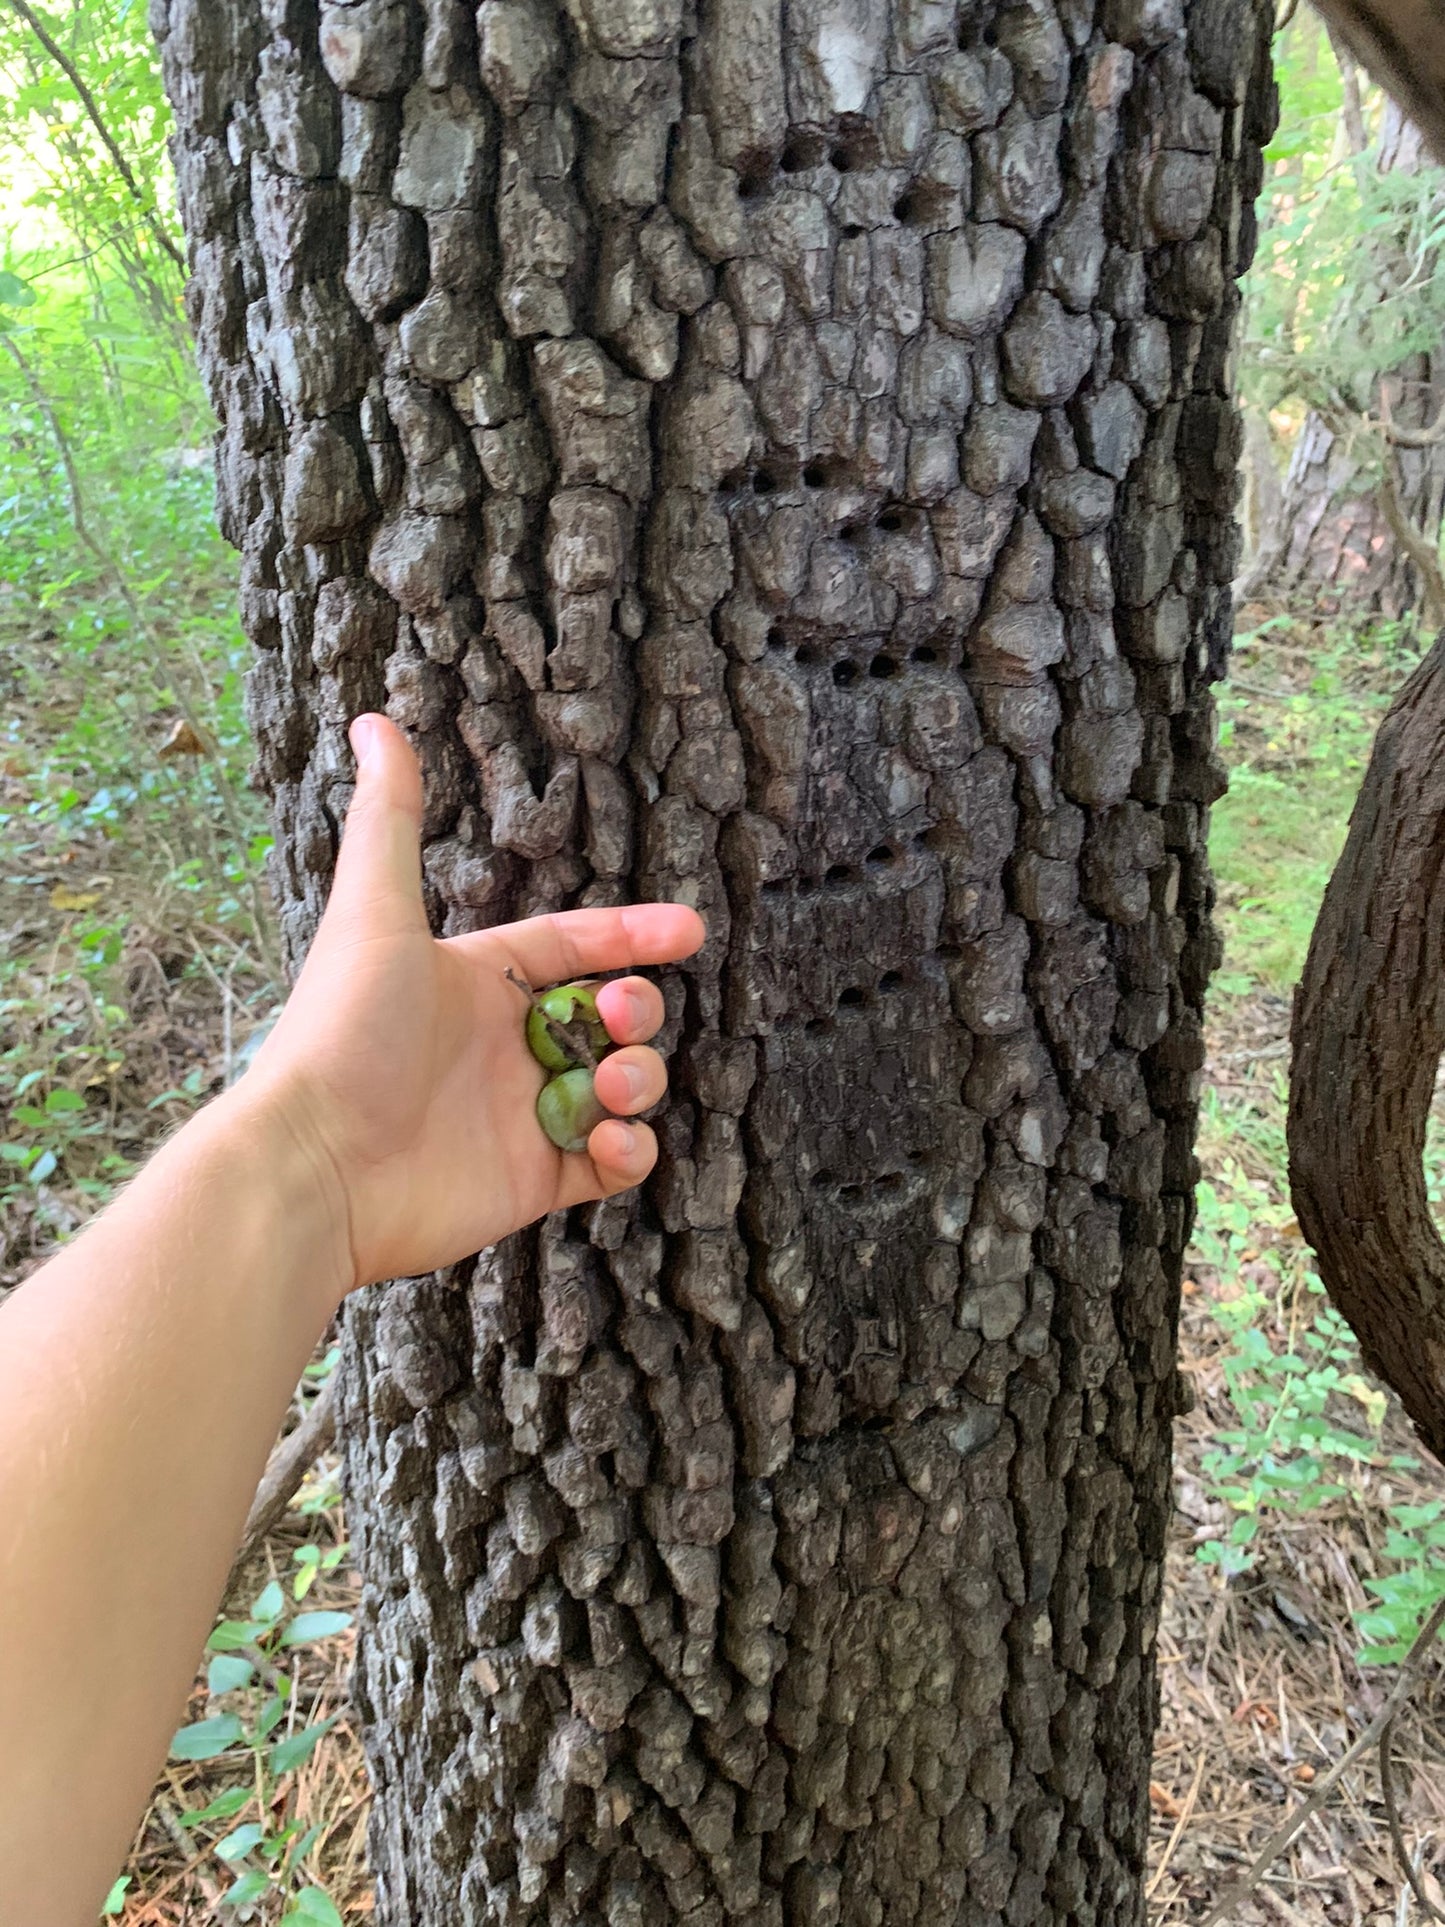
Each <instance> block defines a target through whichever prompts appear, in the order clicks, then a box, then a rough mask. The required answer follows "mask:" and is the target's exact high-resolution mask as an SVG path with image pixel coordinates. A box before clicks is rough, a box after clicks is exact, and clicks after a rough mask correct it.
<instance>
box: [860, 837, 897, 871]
mask: <svg viewBox="0 0 1445 1927" xmlns="http://www.w3.org/2000/svg"><path fill="white" fill-rule="evenodd" d="M867 861H868V867H869V869H870V870H882V869H885V868H886V867H887V866H888V865H889V864H890V863H896V862H897V861H898V852H897V850H895V849H894V848H893V845H892V844H891V843H880V844H878V846H877V847H876V848H875V849H872V850H870V851H869V852H868V858H867Z"/></svg>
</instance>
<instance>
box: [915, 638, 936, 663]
mask: <svg viewBox="0 0 1445 1927" xmlns="http://www.w3.org/2000/svg"><path fill="white" fill-rule="evenodd" d="M908 660H909V661H910V662H937V661H938V651H937V650H936V649H930V648H929V646H928V644H927V643H926V642H925V643H923V644H921V645H920V646H919V647H918V648H917V649H915V650H914V651H913V654H912V655H911V656H910V657H909V658H908Z"/></svg>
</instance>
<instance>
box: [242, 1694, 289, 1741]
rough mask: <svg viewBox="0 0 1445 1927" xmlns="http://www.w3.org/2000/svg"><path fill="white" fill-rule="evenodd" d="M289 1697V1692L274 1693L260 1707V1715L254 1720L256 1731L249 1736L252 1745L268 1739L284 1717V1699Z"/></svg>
mask: <svg viewBox="0 0 1445 1927" xmlns="http://www.w3.org/2000/svg"><path fill="white" fill-rule="evenodd" d="M289 1698H290V1694H289V1693H285V1694H283V1693H276V1694H274V1695H273V1696H272V1697H271V1698H270V1699H268V1700H267V1702H266V1704H265V1705H264V1706H263V1707H262V1709H261V1717H260V1719H258V1720H257V1722H256V1731H255V1732H254V1733H253V1734H252V1736H251V1744H252V1745H253V1746H259V1745H260V1744H261V1742H262V1740H268V1739H270V1737H271V1735H272V1734H273V1733H274V1732H275V1731H276V1728H277V1726H278V1725H279V1724H280V1723H281V1721H282V1719H283V1718H284V1717H285V1713H286V1701H287V1700H288V1699H289Z"/></svg>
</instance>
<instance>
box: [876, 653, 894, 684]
mask: <svg viewBox="0 0 1445 1927" xmlns="http://www.w3.org/2000/svg"><path fill="white" fill-rule="evenodd" d="M899 666H900V665H899V664H898V663H897V662H895V661H894V659H893V657H892V656H875V657H874V658H873V660H872V662H870V663H869V665H868V674H869V675H870V676H871V677H872V678H873V680H874V681H875V682H886V681H887V680H888V678H889V677H890V676H896V675H897V674H898V670H899Z"/></svg>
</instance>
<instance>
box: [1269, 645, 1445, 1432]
mask: <svg viewBox="0 0 1445 1927" xmlns="http://www.w3.org/2000/svg"><path fill="white" fill-rule="evenodd" d="M1442 965H1445V635H1442V636H1441V638H1440V640H1439V641H1437V642H1436V644H1435V646H1434V648H1433V649H1432V650H1431V651H1430V653H1429V655H1428V656H1427V657H1426V658H1425V660H1424V661H1423V662H1422V663H1421V664H1420V667H1419V668H1418V669H1417V670H1416V671H1415V673H1414V675H1413V676H1411V678H1410V680H1409V681H1408V682H1407V683H1406V685H1405V687H1404V688H1403V689H1402V690H1401V691H1400V694H1399V695H1398V696H1397V697H1396V699H1395V701H1394V703H1393V705H1392V706H1391V709H1390V712H1389V714H1388V715H1387V716H1386V718H1385V720H1384V722H1383V723H1382V724H1381V726H1380V733H1379V735H1378V736H1377V737H1376V739H1375V747H1374V752H1373V754H1372V755H1371V758H1370V766H1369V769H1368V770H1367V771H1366V774H1365V780H1364V783H1363V785H1362V786H1361V789H1360V794H1359V797H1358V799H1357V801H1356V803H1355V808H1354V813H1353V815H1352V816H1351V818H1350V830H1349V836H1348V838H1347V839H1346V842H1345V848H1344V852H1343V854H1342V856H1341V857H1340V860H1339V863H1338V864H1337V865H1336V868H1335V873H1334V875H1333V876H1332V877H1331V878H1330V883H1329V888H1328V889H1327V890H1326V892H1325V899H1324V903H1323V905H1322V906H1321V909H1320V915H1319V921H1318V922H1317V923H1316V925H1315V932H1314V936H1313V938H1312V940H1311V943H1310V951H1309V957H1308V959H1307V961H1306V963H1305V968H1304V975H1303V977H1302V978H1301V981H1300V986H1299V989H1298V990H1297V991H1296V993H1295V1007H1294V1023H1293V1030H1292V1038H1293V1044H1294V1072H1293V1076H1292V1078H1291V1084H1290V1105H1289V1165H1290V1185H1291V1189H1292V1192H1293V1197H1294V1206H1295V1211H1296V1214H1297V1215H1298V1217H1299V1221H1300V1226H1301V1228H1302V1230H1303V1231H1304V1234H1305V1237H1306V1238H1307V1239H1308V1240H1309V1242H1310V1243H1311V1244H1312V1245H1313V1246H1314V1249H1315V1252H1316V1254H1317V1256H1318V1258H1319V1267H1320V1276H1321V1278H1322V1279H1323V1281H1324V1285H1325V1289H1326V1290H1327V1291H1328V1292H1329V1294H1330V1297H1331V1298H1332V1299H1333V1300H1334V1302H1335V1303H1336V1305H1338V1306H1339V1308H1340V1310H1341V1311H1342V1312H1343V1313H1344V1315H1345V1317H1346V1318H1347V1319H1348V1320H1349V1322H1350V1324H1351V1325H1352V1326H1353V1327H1354V1329H1355V1332H1356V1334H1357V1335H1358V1337H1359V1340H1360V1348H1361V1352H1362V1354H1363V1356H1364V1359H1365V1363H1366V1364H1367V1365H1368V1366H1369V1367H1370V1369H1371V1370H1372V1371H1374V1372H1376V1373H1378V1375H1379V1376H1380V1377H1381V1378H1383V1379H1384V1380H1385V1382H1386V1383H1387V1384H1388V1385H1391V1386H1393V1388H1394V1389H1395V1391H1396V1392H1398V1394H1399V1396H1400V1399H1401V1402H1402V1403H1403V1405H1404V1407H1405V1410H1406V1411H1407V1412H1408V1413H1409V1415H1410V1417H1411V1418H1412V1419H1413V1420H1414V1422H1415V1425H1416V1426H1417V1428H1418V1429H1419V1432H1420V1436H1421V1437H1422V1438H1423V1439H1424V1441H1425V1443H1426V1444H1427V1445H1428V1446H1429V1447H1430V1449H1431V1450H1432V1451H1433V1452H1435V1453H1436V1454H1437V1456H1440V1457H1445V1244H1442V1242H1441V1239H1440V1234H1439V1232H1438V1231H1437V1230H1436V1228H1435V1223H1434V1220H1433V1218H1432V1217H1431V1215H1430V1205H1429V1200H1428V1198H1427V1196H1426V1191H1425V1173H1424V1167H1423V1155H1424V1149H1425V1126H1426V1122H1427V1119H1428V1117H1429V1112H1430V1102H1431V1099H1432V1097H1433V1096H1434V1091H1435V1075H1436V1070H1437V1067H1438V1065H1439V1063H1440V1056H1441V1051H1442V1048H1445V968H1442Z"/></svg>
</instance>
